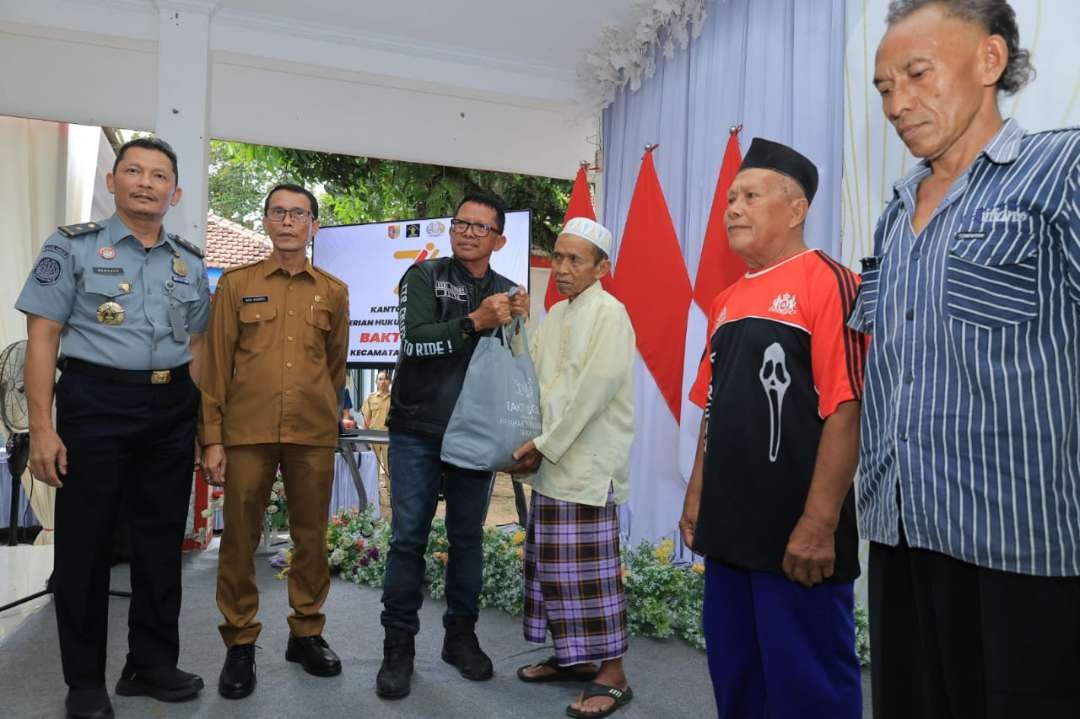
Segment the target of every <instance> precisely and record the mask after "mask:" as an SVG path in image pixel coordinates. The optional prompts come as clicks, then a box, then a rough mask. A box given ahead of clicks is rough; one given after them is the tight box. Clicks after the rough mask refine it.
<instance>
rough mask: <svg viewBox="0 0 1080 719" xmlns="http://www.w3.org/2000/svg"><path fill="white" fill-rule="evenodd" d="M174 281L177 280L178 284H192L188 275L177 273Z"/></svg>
mask: <svg viewBox="0 0 1080 719" xmlns="http://www.w3.org/2000/svg"><path fill="white" fill-rule="evenodd" d="M172 281H173V282H175V283H176V284H178V285H190V284H191V280H190V279H188V278H187V277H177V276H175V275H174V276H173V278H172Z"/></svg>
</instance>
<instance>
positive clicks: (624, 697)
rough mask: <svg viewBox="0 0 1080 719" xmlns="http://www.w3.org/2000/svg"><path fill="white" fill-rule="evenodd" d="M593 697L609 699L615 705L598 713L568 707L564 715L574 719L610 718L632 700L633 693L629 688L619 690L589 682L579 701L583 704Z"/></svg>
mask: <svg viewBox="0 0 1080 719" xmlns="http://www.w3.org/2000/svg"><path fill="white" fill-rule="evenodd" d="M593 697H611V698H612V699H614V700H615V703H614V704H612V705H611V706H609V707H608V708H607V709H604V710H603V711H598V712H583V711H580V710H578V709H575V708H574V707H573V705H570V706H568V707H566V715H567V716H571V717H574V719H597V718H598V717H606V716H611V715H612V714H614V713H615V712H616V711H618V710H619V709H622V708H623V707H624V706H626V705H627V704H629V703H630V700H631V699H633V698H634V692H633V691H632V690H631V689H630V687H626V689H619V688H618V687H609V686H607V685H606V684H597V683H596V682H591V683H590V684H589V686H587V687H585V691H583V692H582V693H581V700H580V701H582V702H584V701H586V700H587V699H592V698H593Z"/></svg>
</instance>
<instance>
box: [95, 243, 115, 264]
mask: <svg viewBox="0 0 1080 719" xmlns="http://www.w3.org/2000/svg"><path fill="white" fill-rule="evenodd" d="M97 253H98V254H99V255H101V259H103V260H111V259H113V258H114V257H116V248H115V247H111V246H109V245H106V246H105V247H99V248H98V251H97Z"/></svg>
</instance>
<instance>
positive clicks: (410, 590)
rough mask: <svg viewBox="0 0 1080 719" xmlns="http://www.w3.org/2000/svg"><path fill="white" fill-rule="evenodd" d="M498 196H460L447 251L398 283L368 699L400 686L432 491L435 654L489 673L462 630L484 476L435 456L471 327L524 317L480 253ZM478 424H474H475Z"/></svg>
mask: <svg viewBox="0 0 1080 719" xmlns="http://www.w3.org/2000/svg"><path fill="white" fill-rule="evenodd" d="M505 219H506V208H505V206H504V205H503V202H502V200H500V199H499V198H497V197H493V196H487V195H470V196H468V197H466V198H465V199H464V200H462V201H461V203H460V204H459V205H458V208H457V211H456V212H455V213H454V219H453V220H451V221H450V244H451V247H452V248H453V253H454V254H453V257H445V258H438V259H434V260H428V261H426V262H422V263H419V264H416V265H413V266H412V267H411V268H409V270H408V271H407V272H406V273H405V276H404V277H402V279H401V285H400V289H399V292H400V294H399V295H398V298H399V299H398V302H399V304H398V325H399V327H400V332H401V352H400V354H399V356H398V366H397V371H396V373H395V375H394V386H393V390H392V392H391V398H390V416H389V418H388V420H387V425H388V426H389V428H390V466H391V467H393V472H394V481H393V483H392V484H391V489H390V494H391V498H390V500H391V506H392V507H393V535H392V537H391V540H390V553H389V556H388V558H387V564H386V576H385V580H384V586H383V596H382V601H383V607H384V609H383V613H382V624H383V627H384V628H385V630H386V638H385V640H384V643H383V663H382V667H380V669H379V675H378V678H377V681H376V692H377V693H378V695H379V696H381V697H385V698H389V699H396V698H400V697H404V696H405V695H406V694H408V693H409V680H410V678H411V677H412V672H413V657H414V656H415V650H414V641H413V640H414V637H415V636H416V633H417V632H418V631H420V619H419V616H418V612H419V609H420V605H421V604H422V602H423V593H422V583H423V579H424V551H425V550H426V548H427V539H428V532H429V531H430V530H431V520H432V518H433V517H434V516H435V505H436V504H437V502H438V497H439V491H440V489H441V490H442V492H443V494H444V496H445V497H446V531H447V537H448V539H449V542H450V551H449V561H448V562H447V565H446V604H447V608H446V614H445V615H444V616H443V626H444V627H445V629H446V638H445V640H444V642H443V650H442V658H443V660H444V661H446V662H447V663H449V664H452V665H453V666H455V667H457V669H458V671H459V672H461V675H462V676H463V677H465V678H466V679H472V680H474V681H482V680H485V679H490V678H491V675H492V669H491V659H490V658H489V657H488V656H487V655H486V654H484V652H483V651H482V650H481V649H480V644H479V642H478V641H477V639H476V633H475V631H474V629H475V626H476V619H477V616H478V615H479V596H480V588H481V584H482V579H483V576H482V575H483V559H484V557H483V546H482V544H483V522H484V515H485V513H486V510H487V501H488V495H489V488H490V486H491V481H492V475H491V473H490V472H478V471H473V470H467V469H462V468H460V467H454V466H451V465H449V464H446V463H444V462H442V461H441V460H440V458H439V455H440V452H441V449H442V437H443V433H444V432H445V431H446V424H447V421H448V420H449V419H450V413H451V412H452V411H453V409H454V403H455V402H456V401H457V397H458V393H459V392H460V391H461V385H462V383H463V382H464V380H465V370H466V369H467V368H468V366H469V359H470V358H471V357H472V353H473V350H474V349H475V348H476V340H477V336H478V334H479V333H481V332H483V331H485V330H490V329H493V328H495V327H498V326H499V325H503V324H506V323H507V322H509V321H510V317H511V315H527V314H528V310H529V296H528V294H526V292H525V288H524V287H519V288H518V292H517V293H516V294H515V295H514V296H513V297H512V298H511V297H510V296H508V295H507V291H508V290H510V288H512V287H513V286H514V283H513V282H511V281H510V280H508V279H506V278H505V277H503V276H502V275H499V274H497V273H496V272H494V271H493V270H492V269H491V266H490V260H491V253H492V252H494V251H496V250H499V249H500V248H502V246H503V245H504V244H506V237H504V236H503V234H502V232H503V225H504V222H505ZM477 429H478V431H480V430H481V428H477Z"/></svg>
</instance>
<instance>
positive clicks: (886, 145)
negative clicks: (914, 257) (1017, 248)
mask: <svg viewBox="0 0 1080 719" xmlns="http://www.w3.org/2000/svg"><path fill="white" fill-rule="evenodd" d="M888 5H889V3H888V0H864V2H852V3H848V11H847V20H846V26H847V45H846V49H845V58H846V64H845V66H844V99H845V103H844V106H845V122H846V124H847V128H846V130H845V131H844V185H843V195H842V198H843V228H844V230H843V238H844V245H843V261H844V262H845V263H846V264H848V265H849V266H851V267H852V268H854V269H856V270H857V269H858V268H859V259H860V258H862V257H866V256H867V255H870V254H871V253H872V252H873V234H874V227H875V225H876V224H877V218H878V216H879V215H880V214H881V211H882V210H883V209H884V208H885V205H886V203H888V202H889V200H891V199H892V196H893V183H894V182H896V180H898V179H900V178H901V177H902V176H903V175H904V173H906V172H907V171H908V170H909V169H911V167H912V166H913V165H914V163H915V159H914V158H913V157H912V156H911V154H910V153H909V152H908V151H907V149H906V148H905V147H904V145H903V143H901V142H900V138H899V137H897V135H896V132H895V131H894V130H893V128H892V127H891V126H890V125H889V124H888V122H887V121H886V120H885V116H884V115H883V114H882V112H881V101H880V99H879V97H878V94H877V91H876V90H875V89H874V87H873V85H872V84H871V80H872V79H873V75H874V54H875V53H876V52H877V46H878V43H879V42H881V38H882V36H883V35H884V34H885V12H886V9H887V8H888ZM1010 5H1012V7H1013V9H1014V10H1016V19H1017V22H1018V23H1019V25H1020V46H1021V47H1024V48H1027V49H1028V50H1030V51H1031V55H1032V58H1031V59H1032V63H1033V64H1034V65H1035V70H1036V72H1037V73H1038V75H1037V77H1036V79H1035V81H1034V82H1033V83H1032V84H1030V85H1028V87H1026V88H1025V89H1024V90H1022V91H1021V92H1020V93H1019V94H1017V95H1014V96H1013V97H1002V98H1001V99H1000V105H1001V112H1002V114H1003V115H1004V116H1005V117H1015V118H1016V119H1017V121H1018V122H1019V123H1020V125H1021V127H1023V128H1024V129H1025V130H1028V131H1029V132H1034V131H1036V130H1046V129H1050V128H1055V127H1075V126H1078V125H1080V50H1078V49H1077V47H1078V46H1077V44H1076V32H1077V29H1080V3H1078V2H1061V1H1060V0H1010Z"/></svg>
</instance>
